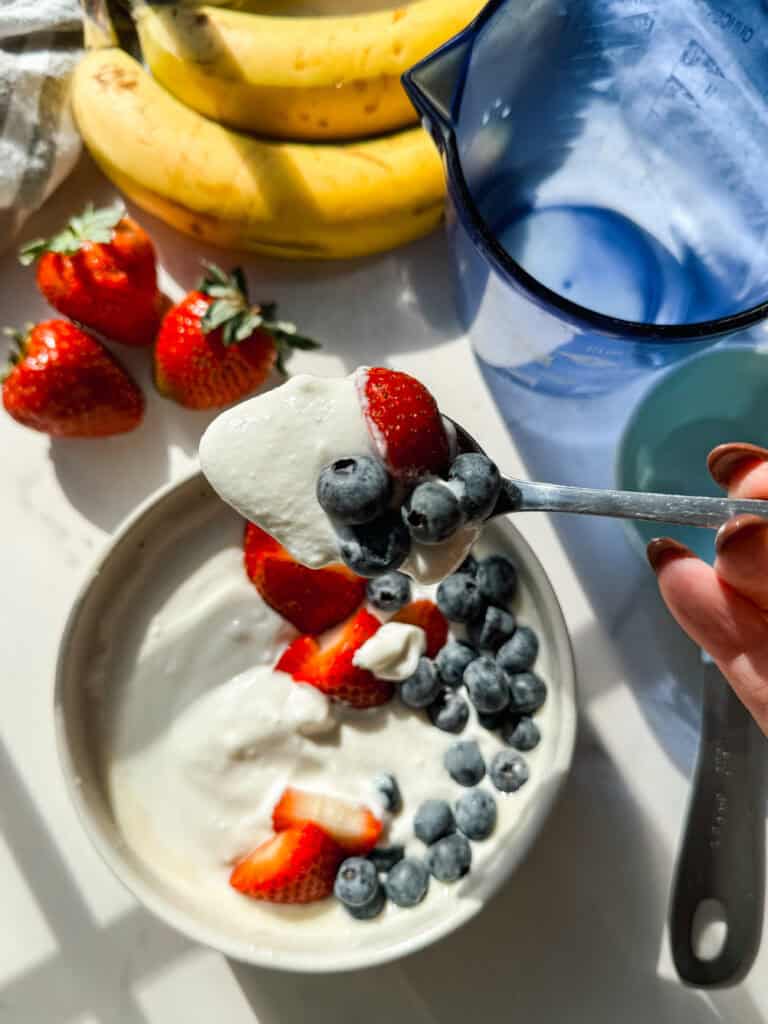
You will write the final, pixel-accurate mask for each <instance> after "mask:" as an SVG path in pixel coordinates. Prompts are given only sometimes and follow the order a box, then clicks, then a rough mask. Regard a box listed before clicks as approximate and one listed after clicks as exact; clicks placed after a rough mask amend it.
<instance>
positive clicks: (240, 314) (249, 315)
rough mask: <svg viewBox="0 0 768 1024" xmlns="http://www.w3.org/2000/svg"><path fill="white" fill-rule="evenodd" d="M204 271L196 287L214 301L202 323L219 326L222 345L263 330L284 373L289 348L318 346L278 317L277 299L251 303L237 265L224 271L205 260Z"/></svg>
mask: <svg viewBox="0 0 768 1024" xmlns="http://www.w3.org/2000/svg"><path fill="white" fill-rule="evenodd" d="M203 265H204V267H205V275H204V276H203V278H202V280H201V281H200V283H199V285H198V290H199V291H201V292H202V293H203V294H204V295H209V296H210V297H211V298H212V299H213V300H214V301H213V302H212V303H211V304H210V306H209V307H208V309H207V310H206V311H205V315H204V316H203V319H202V322H201V327H202V329H203V331H204V333H206V334H210V333H211V331H215V330H217V329H218V328H221V341H222V344H223V345H225V346H226V345H236V344H237V343H238V342H241V341H245V340H246V339H247V338H249V337H250V336H251V335H252V334H253V333H254V331H257V330H262V331H266V332H267V333H268V334H269V335H270V336H271V338H272V340H273V341H274V343H275V349H276V351H277V359H276V361H275V366H276V367H277V369H278V370H279V371H280V373H283V374H284V373H285V372H286V371H285V359H286V358H287V357H288V356H289V355H290V352H291V350H292V349H303V350H304V351H312V350H313V349H317V348H320V345H319V344H318V343H317V342H316V341H312V339H311V338H307V337H305V336H304V335H302V334H299V333H298V331H297V330H296V326H295V325H294V324H292V323H290V322H289V321H287V320H277V319H276V316H275V314H276V313H277V303H275V302H259V303H256V304H251V302H250V299H249V298H248V284H247V282H246V280H245V275H244V274H243V271H242V270H241V269H240V267H235V269H234V270H232V271H231V273H229V274H227V273H225V271H223V270H222V269H221V268H220V267H217V266H216V265H215V264H214V263H204V264H203Z"/></svg>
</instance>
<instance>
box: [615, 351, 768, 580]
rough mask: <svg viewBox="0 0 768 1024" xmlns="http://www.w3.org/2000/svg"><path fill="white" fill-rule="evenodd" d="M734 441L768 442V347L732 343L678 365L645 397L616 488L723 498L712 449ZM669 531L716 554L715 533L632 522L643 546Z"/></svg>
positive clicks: (630, 427) (625, 438) (628, 434)
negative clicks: (711, 467)
mask: <svg viewBox="0 0 768 1024" xmlns="http://www.w3.org/2000/svg"><path fill="white" fill-rule="evenodd" d="M726 441H749V442H751V443H752V444H760V445H764V446H766V447H768V351H765V352H761V351H759V350H756V349H751V348H742V347H735V346H726V347H724V348H720V349H717V350H714V351H709V352H706V353H704V354H702V355H701V356H698V357H696V358H694V359H691V360H690V361H689V362H686V363H684V364H683V365H682V366H680V367H679V368H676V369H674V370H672V371H670V372H669V373H668V374H667V375H665V376H664V377H663V378H662V380H661V381H660V382H659V383H658V384H656V385H655V386H653V387H652V388H651V389H650V390H649V391H647V392H646V393H645V395H644V396H643V397H642V399H641V400H640V402H639V404H638V406H637V408H636V409H635V411H634V412H633V414H632V415H631V417H630V419H629V422H628V423H627V426H626V427H625V429H624V433H623V435H622V437H621V440H620V442H619V446H618V450H617V454H616V486H617V487H619V488H621V489H622V490H632V491H656V492H661V493H664V494H703V495H706V494H709V495H712V496H722V493H723V492H722V490H721V489H720V488H719V487H718V486H717V484H715V482H714V481H713V479H712V477H711V476H710V475H709V473H708V471H707V455H708V454H709V452H710V451H711V450H712V449H713V448H714V447H716V445H718V444H723V443H724V442H726ZM661 534H664V535H665V536H668V537H674V538H675V540H678V541H680V542H681V543H683V544H687V545H688V547H690V548H691V549H692V550H693V551H695V552H696V554H698V555H699V556H700V557H701V558H703V559H705V560H706V561H709V562H711V561H712V560H713V559H714V551H715V548H714V542H715V531H714V530H707V529H700V528H698V527H692V526H666V525H664V524H662V523H643V522H632V523H631V530H630V536H631V537H632V538H633V541H635V542H636V541H637V539H638V538H639V540H640V541H641V542H642V545H643V547H645V545H646V544H647V543H648V541H649V540H651V539H652V538H653V537H658V536H659V535H661Z"/></svg>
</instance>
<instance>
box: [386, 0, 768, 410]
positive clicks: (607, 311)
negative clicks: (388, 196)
mask: <svg viewBox="0 0 768 1024" xmlns="http://www.w3.org/2000/svg"><path fill="white" fill-rule="evenodd" d="M404 85H405V88H406V90H407V91H408V94H409V95H410V97H411V99H412V101H413V103H414V104H415V106H416V107H417V109H418V110H419V112H420V113H421V114H422V116H423V119H424V123H425V125H426V127H427V128H428V129H429V130H430V131H431V133H432V136H433V138H434V139H435V142H436V143H437V145H438V147H439V148H440V151H441V153H442V155H443V158H444V163H445V170H446V177H447V181H448V195H449V202H448V232H449V238H450V244H451V247H452V253H453V262H454V267H455V272H456V283H457V286H456V294H457V298H458V303H459V312H460V316H461V318H462V320H463V322H464V324H465V326H466V327H467V329H468V330H469V332H470V336H471V338H472V340H473V344H474V346H475V349H476V352H477V355H478V357H479V359H480V362H481V365H482V367H483V369H484V371H485V372H486V375H487V376H489V375H490V376H491V377H492V378H493V390H494V393H495V394H497V396H498V395H499V393H500V391H501V392H503V387H504V381H505V380H508V381H509V382H510V383H513V384H514V385H515V386H516V387H519V386H521V385H522V386H523V387H524V388H527V389H533V390H535V391H539V392H546V393H548V394H551V395H564V396H591V395H596V394H600V393H604V392H609V391H612V390H614V389H617V388H619V387H621V386H622V385H624V384H626V383H628V382H630V381H631V380H633V379H636V378H637V377H638V375H640V374H642V373H644V372H647V371H649V370H652V369H655V368H658V367H664V366H666V365H668V364H670V363H672V362H674V361H676V360H679V359H681V358H684V357H686V356H688V355H690V354H692V353H693V352H696V351H698V350H699V349H702V348H703V347H705V346H707V345H710V344H712V343H713V342H714V341H716V340H717V339H718V338H720V337H722V336H724V335H727V334H730V333H732V332H735V331H739V330H742V329H743V328H745V327H748V326H750V325H752V324H755V323H756V322H758V321H759V320H761V319H763V318H764V317H765V316H766V315H768V302H767V301H766V300H768V237H767V235H768V104H766V95H767V94H768V3H763V2H759V0H750V2H744V0H742V2H739V0H729V3H727V4H723V3H722V2H721V0H718V2H710V0H492V2H491V3H489V4H488V6H487V7H486V8H485V9H484V10H483V12H482V13H481V14H480V15H479V17H478V18H477V19H476V20H475V21H474V22H473V23H472V24H471V25H470V26H469V27H468V28H467V29H466V30H465V31H464V32H463V33H461V34H460V35H459V36H457V37H455V38H454V39H453V40H451V41H450V42H449V43H447V44H446V45H445V46H443V47H442V48H441V49H440V50H438V51H436V52H435V53H434V54H432V55H431V56H430V57H428V58H426V59H425V60H424V61H422V62H421V63H420V64H418V65H416V67H414V68H413V69H412V70H411V71H409V72H408V73H407V74H406V75H405V76H404Z"/></svg>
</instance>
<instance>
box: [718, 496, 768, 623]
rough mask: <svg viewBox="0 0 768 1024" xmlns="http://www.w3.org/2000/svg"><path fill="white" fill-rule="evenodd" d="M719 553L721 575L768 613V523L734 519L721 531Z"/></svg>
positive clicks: (760, 520)
mask: <svg viewBox="0 0 768 1024" xmlns="http://www.w3.org/2000/svg"><path fill="white" fill-rule="evenodd" d="M715 549H716V551H717V557H716V558H715V572H716V573H717V575H718V576H719V577H720V578H721V579H722V580H724V581H725V582H726V583H728V584H729V585H730V586H731V587H733V588H734V589H735V590H738V592H739V593H740V594H743V595H744V597H748V598H749V600H750V601H752V602H753V603H754V604H756V605H757V607H758V608H760V609H762V611H764V612H765V611H768V519H761V518H760V516H734V518H733V519H730V520H729V521H728V522H727V523H726V524H725V526H721V527H720V529H719V530H718V532H717V538H716V540H715Z"/></svg>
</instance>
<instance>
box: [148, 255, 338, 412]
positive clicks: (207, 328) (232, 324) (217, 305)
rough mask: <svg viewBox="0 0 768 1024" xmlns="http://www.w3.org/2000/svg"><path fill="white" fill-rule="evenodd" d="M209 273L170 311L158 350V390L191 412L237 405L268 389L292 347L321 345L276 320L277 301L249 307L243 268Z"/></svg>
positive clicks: (208, 266) (211, 268)
mask: <svg viewBox="0 0 768 1024" xmlns="http://www.w3.org/2000/svg"><path fill="white" fill-rule="evenodd" d="M205 266H206V274H205V277H204V278H203V280H202V281H201V282H200V285H199V286H198V288H197V290H196V291H192V292H190V293H189V294H188V295H186V296H185V297H184V298H183V299H182V300H181V302H180V303H179V304H178V305H176V306H174V307H173V309H171V310H169V312H168V313H166V315H165V318H164V319H163V323H162V326H161V328H160V333H159V334H158V336H157V344H156V345H155V383H156V385H157V389H158V391H160V393H161V394H162V395H165V397H166V398H172V399H173V400H174V401H175V402H178V403H179V404H180V405H184V406H186V407H187V408H189V409H216V408H218V407H219V406H222V405H229V404H230V403H231V402H236V401H239V400H240V399H241V398H244V397H245V396H246V395H249V394H250V393H251V392H252V391H254V390H255V389H256V388H257V387H259V385H260V384H262V383H263V381H264V380H265V378H266V377H267V375H268V373H269V371H270V370H271V369H272V367H273V366H276V367H277V369H278V370H280V372H281V373H284V372H285V369H284V365H283V360H284V359H285V358H286V357H287V356H288V355H289V354H290V351H291V349H294V348H300V349H314V348H317V347H318V345H317V343H316V342H314V341H310V340H309V339H308V338H304V337H302V336H301V335H300V334H297V333H296V328H295V327H294V326H293V324H289V323H285V322H283V321H280V320H276V319H275V312H276V306H275V304H274V303H272V302H269V303H262V304H260V305H251V303H250V302H249V299H248V289H247V286H246V282H245V277H244V276H243V272H242V270H240V269H239V268H237V269H235V270H233V271H232V272H231V274H226V273H224V271H223V270H220V269H219V268H218V267H216V266H213V264H206V265H205Z"/></svg>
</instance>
